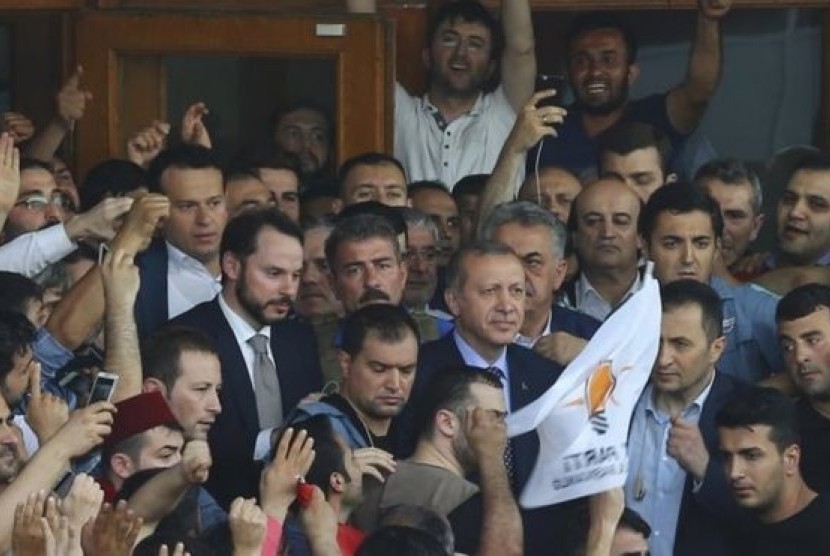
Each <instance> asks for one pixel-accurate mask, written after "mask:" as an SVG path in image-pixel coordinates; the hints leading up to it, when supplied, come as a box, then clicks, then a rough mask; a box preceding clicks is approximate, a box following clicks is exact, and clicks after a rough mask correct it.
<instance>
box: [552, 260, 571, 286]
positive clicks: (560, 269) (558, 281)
mask: <svg viewBox="0 0 830 556" xmlns="http://www.w3.org/2000/svg"><path fill="white" fill-rule="evenodd" d="M554 273H555V276H556V277H555V278H554V280H553V291H554V292H558V291H559V288H561V287H562V282H564V281H565V277H566V276H567V275H568V259H567V257H562V258H561V259H560V260H559V262H558V263H556V270H555V271H554Z"/></svg>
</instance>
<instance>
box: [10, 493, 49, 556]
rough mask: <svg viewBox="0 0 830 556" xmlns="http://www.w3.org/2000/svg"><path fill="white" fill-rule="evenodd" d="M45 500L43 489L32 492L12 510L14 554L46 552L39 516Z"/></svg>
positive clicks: (34, 555) (27, 555)
mask: <svg viewBox="0 0 830 556" xmlns="http://www.w3.org/2000/svg"><path fill="white" fill-rule="evenodd" d="M45 502H46V493H45V492H44V491H42V490H41V491H39V492H33V493H31V494H29V497H28V498H27V499H26V501H25V502H21V503H20V504H18V505H17V508H15V510H14V528H13V529H12V552H13V553H14V555H15V556H42V555H43V554H44V553H45V552H46V537H45V536H44V534H43V525H42V523H41V517H42V516H43V505H44V503H45Z"/></svg>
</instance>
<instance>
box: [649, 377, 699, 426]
mask: <svg viewBox="0 0 830 556" xmlns="http://www.w3.org/2000/svg"><path fill="white" fill-rule="evenodd" d="M714 382H715V375H714V374H713V375H712V379H711V380H710V381H709V384H708V385H707V386H706V388H704V389H703V391H702V392H701V393H700V394H698V396H697V398H695V399H694V400H693V401H692V403H690V404H689V405H688V407H686V408H684V409H683V411H682V412H681V413H680V416H681V417H683V419H684V420H687V421H690V422H692V423H695V424H697V422H698V420H700V413H701V411H703V404H704V403H706V398H708V397H709V392H711V391H712V384H714ZM644 395H645V402H646V405H645V412H646V415H650V416H651V417H652V418H653V419H654V420H655V421H657V422H658V423H660V424H666V423H668V422H669V421H670V420H671V415H666V414H665V413H663V412H662V411H660V409H658V408H657V406H656V405H655V403H654V387H653V386H652V385H651V384H649V385H648V386H647V387H646V390H645V392H644Z"/></svg>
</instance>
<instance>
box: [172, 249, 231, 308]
mask: <svg viewBox="0 0 830 556" xmlns="http://www.w3.org/2000/svg"><path fill="white" fill-rule="evenodd" d="M166 245H167V316H168V318H171V319H172V318H173V317H177V316H179V315H181V314H182V313H184V312H186V311H189V310H190V309H192V308H193V307H195V306H196V305H198V304H199V303H204V302H205V301H210V300H211V299H213V298H214V297H216V294H218V293H219V292H220V291H222V281H221V276H212V275H211V274H210V272H209V271H208V269H207V268H205V265H203V264H202V263H201V262H199V261H197V260H196V259H194V258H193V257H191V256H190V255H187V254H185V253H184V252H183V251H181V250H180V249H178V248H176V247H173V246H172V245H170V243H167V244H166Z"/></svg>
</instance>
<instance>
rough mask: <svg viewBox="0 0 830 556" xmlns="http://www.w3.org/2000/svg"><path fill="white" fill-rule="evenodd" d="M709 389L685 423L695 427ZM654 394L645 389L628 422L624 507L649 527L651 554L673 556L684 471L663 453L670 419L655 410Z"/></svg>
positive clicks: (685, 413)
mask: <svg viewBox="0 0 830 556" xmlns="http://www.w3.org/2000/svg"><path fill="white" fill-rule="evenodd" d="M711 389H712V382H710V383H709V385H708V386H707V387H706V389H705V390H703V392H701V393H700V395H699V396H698V397H697V399H695V401H693V402H692V403H691V404H690V405H689V406H688V407H687V408H686V409H684V410H683V412H682V413H681V417H682V418H683V420H684V421H687V422H690V423H694V424H697V422H698V420H699V419H700V413H701V411H702V410H703V404H704V402H705V401H706V398H707V397H708V396H709V391H710V390H711ZM653 391H654V390H653V387H652V386H651V385H649V386H647V387H646V389H645V390H644V391H643V394H642V396H640V400H639V401H638V402H637V407H636V408H635V409H634V416H633V418H632V420H631V430H630V432H629V436H628V457H629V460H628V478H627V479H626V481H625V505H626V506H627V507H629V508H631V509H632V510H634V511H636V512H637V513H639V514H640V515H641V516H642V517H643V519H645V520H646V522H647V523H648V524H649V525H650V526H651V537H649V539H648V544H649V549H650V550H651V554H652V555H653V556H672V554H674V537H675V533H676V532H677V518H678V516H679V515H680V503H681V502H682V501H683V487H684V486H685V484H686V471H684V470H683V468H682V467H680V464H678V463H677V460H675V459H674V458H673V457H671V456H669V455H668V453H667V452H666V443H667V441H668V438H669V430H670V429H671V415H667V414H665V413H663V412H662V411H660V410H659V409H658V408H657V407H656V405H655V404H654V396H653ZM638 491H639V492H638ZM638 498H639V499H638Z"/></svg>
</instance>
